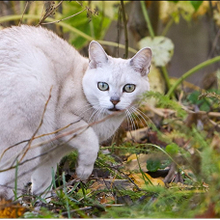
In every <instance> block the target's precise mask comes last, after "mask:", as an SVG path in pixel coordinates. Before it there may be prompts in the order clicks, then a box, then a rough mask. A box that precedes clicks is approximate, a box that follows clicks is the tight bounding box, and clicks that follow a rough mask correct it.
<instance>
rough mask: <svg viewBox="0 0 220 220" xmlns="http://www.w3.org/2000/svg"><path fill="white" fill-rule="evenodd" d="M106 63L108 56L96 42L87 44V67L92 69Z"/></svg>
mask: <svg viewBox="0 0 220 220" xmlns="http://www.w3.org/2000/svg"><path fill="white" fill-rule="evenodd" d="M107 62H108V55H107V54H106V53H105V51H104V49H103V48H102V46H101V45H100V44H99V43H98V42H97V41H94V40H93V41H91V43H90V44H89V66H90V68H92V69H94V68H97V67H100V66H102V65H103V64H106V63H107Z"/></svg>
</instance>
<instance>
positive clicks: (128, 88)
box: [123, 84, 136, 93]
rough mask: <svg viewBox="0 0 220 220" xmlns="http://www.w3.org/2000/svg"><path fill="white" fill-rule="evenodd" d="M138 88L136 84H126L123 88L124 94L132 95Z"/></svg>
mask: <svg viewBox="0 0 220 220" xmlns="http://www.w3.org/2000/svg"><path fill="white" fill-rule="evenodd" d="M135 88H136V86H135V85H134V84H126V85H125V86H124V88H123V92H128V93H131V92H133V91H134V90H135Z"/></svg>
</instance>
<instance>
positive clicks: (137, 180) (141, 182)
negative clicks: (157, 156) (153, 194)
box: [129, 173, 165, 189]
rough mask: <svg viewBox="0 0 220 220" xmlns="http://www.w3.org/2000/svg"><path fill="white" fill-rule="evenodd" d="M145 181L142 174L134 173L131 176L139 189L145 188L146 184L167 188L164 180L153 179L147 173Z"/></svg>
mask: <svg viewBox="0 0 220 220" xmlns="http://www.w3.org/2000/svg"><path fill="white" fill-rule="evenodd" d="M144 176H145V179H144V177H143V175H142V173H132V174H130V175H129V177H130V178H131V179H132V180H133V181H134V183H135V184H136V185H137V186H138V187H139V188H142V189H143V188H145V187H146V183H149V184H152V185H154V186H158V185H159V186H165V184H164V182H163V180H162V178H152V177H151V176H150V175H149V174H147V173H145V174H144Z"/></svg>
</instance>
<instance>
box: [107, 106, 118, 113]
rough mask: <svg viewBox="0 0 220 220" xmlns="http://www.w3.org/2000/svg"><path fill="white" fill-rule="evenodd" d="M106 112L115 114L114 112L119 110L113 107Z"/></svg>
mask: <svg viewBox="0 0 220 220" xmlns="http://www.w3.org/2000/svg"><path fill="white" fill-rule="evenodd" d="M108 110H109V111H111V112H116V111H120V109H118V108H115V107H113V108H109V109H108Z"/></svg>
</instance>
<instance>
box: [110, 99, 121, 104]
mask: <svg viewBox="0 0 220 220" xmlns="http://www.w3.org/2000/svg"><path fill="white" fill-rule="evenodd" d="M110 101H111V102H112V104H113V105H117V104H118V103H119V102H120V100H119V99H110Z"/></svg>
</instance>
